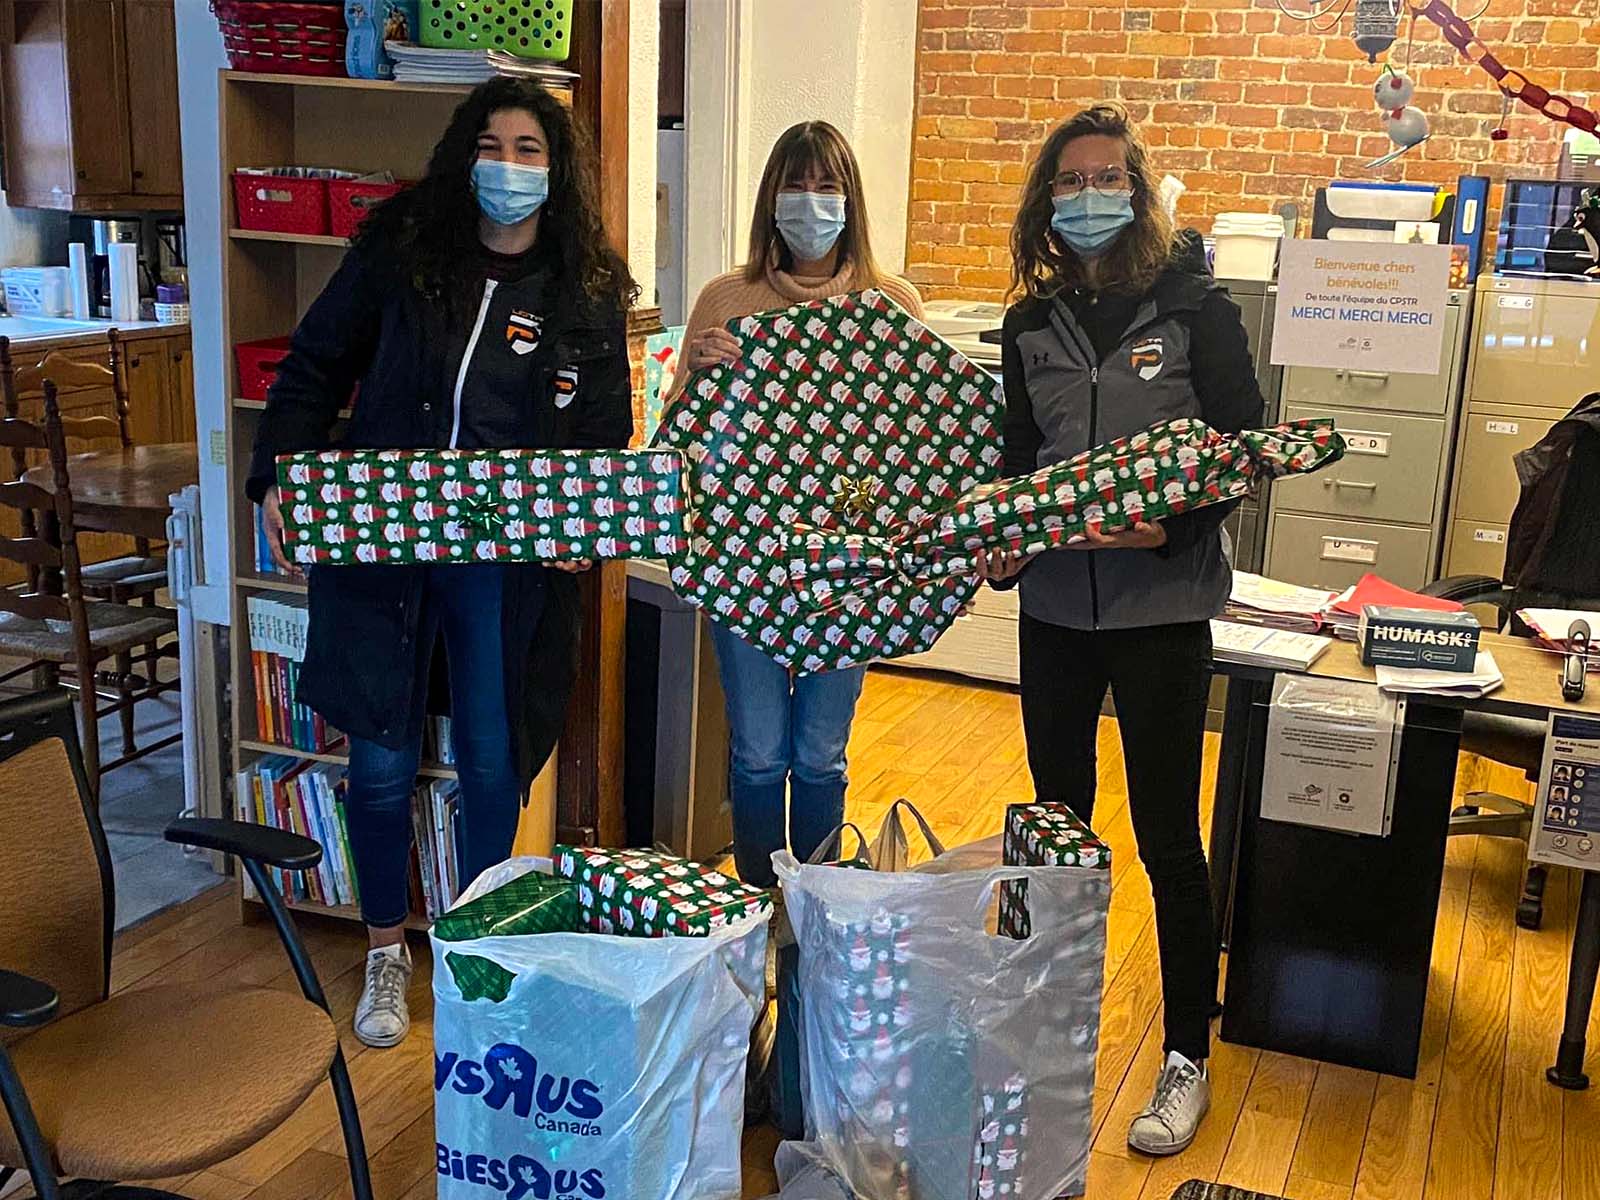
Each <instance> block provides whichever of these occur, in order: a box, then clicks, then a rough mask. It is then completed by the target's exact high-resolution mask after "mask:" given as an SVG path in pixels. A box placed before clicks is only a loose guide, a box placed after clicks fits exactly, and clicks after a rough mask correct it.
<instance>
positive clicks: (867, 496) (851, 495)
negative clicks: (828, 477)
mask: <svg viewBox="0 0 1600 1200" xmlns="http://www.w3.org/2000/svg"><path fill="white" fill-rule="evenodd" d="M877 496H878V484H877V481H876V480H873V479H848V478H845V477H844V476H842V475H841V476H837V477H835V478H834V481H833V508H834V511H835V512H837V513H838V514H839V515H840V516H842V517H845V518H847V519H848V518H854V517H870V516H871V515H872V513H873V510H874V509H876V508H877V507H878V498H877Z"/></svg>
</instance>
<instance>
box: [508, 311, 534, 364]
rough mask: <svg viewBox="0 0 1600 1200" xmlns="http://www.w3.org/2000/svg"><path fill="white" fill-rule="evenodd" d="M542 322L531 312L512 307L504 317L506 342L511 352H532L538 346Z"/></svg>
mask: <svg viewBox="0 0 1600 1200" xmlns="http://www.w3.org/2000/svg"><path fill="white" fill-rule="evenodd" d="M542 325H543V322H541V321H540V320H539V318H538V317H536V316H534V315H533V314H532V313H531V312H524V311H523V310H522V309H520V308H516V309H512V310H511V316H510V317H508V318H507V319H506V343H507V345H509V346H510V347H511V352H512V353H513V354H532V353H533V352H534V351H535V350H537V349H538V348H539V330H540V327H541V326H542Z"/></svg>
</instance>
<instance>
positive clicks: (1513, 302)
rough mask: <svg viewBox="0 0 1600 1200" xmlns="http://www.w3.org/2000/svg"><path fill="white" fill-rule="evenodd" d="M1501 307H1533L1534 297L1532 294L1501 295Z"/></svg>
mask: <svg viewBox="0 0 1600 1200" xmlns="http://www.w3.org/2000/svg"><path fill="white" fill-rule="evenodd" d="M1500 307H1501V308H1532V307H1533V297H1532V296H1501V297H1500Z"/></svg>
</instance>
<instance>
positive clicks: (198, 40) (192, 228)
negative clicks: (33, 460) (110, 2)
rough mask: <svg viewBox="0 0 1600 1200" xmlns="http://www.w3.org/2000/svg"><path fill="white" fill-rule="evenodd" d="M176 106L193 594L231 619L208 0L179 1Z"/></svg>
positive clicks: (204, 613)
mask: <svg viewBox="0 0 1600 1200" xmlns="http://www.w3.org/2000/svg"><path fill="white" fill-rule="evenodd" d="M176 13H177V34H178V109H179V113H180V115H181V118H182V136H183V209H184V223H185V225H186V226H187V233H188V238H189V303H190V327H191V329H192V331H193V336H194V408H195V413H194V417H195V429H196V430H197V432H198V435H199V441H200V504H201V519H202V521H203V522H204V526H205V530H204V544H205V578H206V586H205V587H203V588H197V589H196V590H195V593H194V607H195V611H196V613H197V615H198V616H199V618H200V619H201V620H202V621H211V622H213V623H215V624H218V625H226V624H228V620H229V614H228V536H229V532H230V530H231V527H232V523H231V522H230V521H229V519H228V511H229V503H230V501H231V500H232V498H233V497H232V496H231V495H230V493H229V488H228V472H227V467H226V463H225V459H224V461H220V462H219V461H217V460H216V459H214V457H213V455H212V452H211V451H212V446H213V441H214V439H220V438H221V437H222V431H223V430H225V429H226V428H227V424H226V420H227V406H228V378H229V372H228V366H227V355H228V350H227V347H225V346H224V345H223V344H222V255H221V248H222V207H221V204H222V193H221V178H220V174H219V172H220V170H221V162H222V151H221V147H220V143H219V141H218V135H217V71H218V70H220V69H221V68H223V67H226V66H227V65H228V61H227V56H226V55H225V54H224V53H223V50H222V35H221V34H220V33H219V32H218V30H217V19H216V17H214V16H212V15H211V10H210V6H209V5H207V4H206V3H205V0H178V3H177V5H176Z"/></svg>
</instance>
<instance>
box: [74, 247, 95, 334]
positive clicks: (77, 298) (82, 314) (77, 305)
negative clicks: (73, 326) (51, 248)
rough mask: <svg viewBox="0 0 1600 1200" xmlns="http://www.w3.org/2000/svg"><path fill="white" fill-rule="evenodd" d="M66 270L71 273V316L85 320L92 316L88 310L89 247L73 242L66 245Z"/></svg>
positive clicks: (78, 319) (77, 319)
mask: <svg viewBox="0 0 1600 1200" xmlns="http://www.w3.org/2000/svg"><path fill="white" fill-rule="evenodd" d="M67 270H68V272H69V273H70V274H71V286H72V317H73V319H74V320H76V321H87V320H88V319H89V318H90V317H92V316H94V314H93V313H92V312H90V311H89V247H88V246H86V245H84V244H83V243H82V242H73V243H72V244H71V245H69V246H68V247H67Z"/></svg>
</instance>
